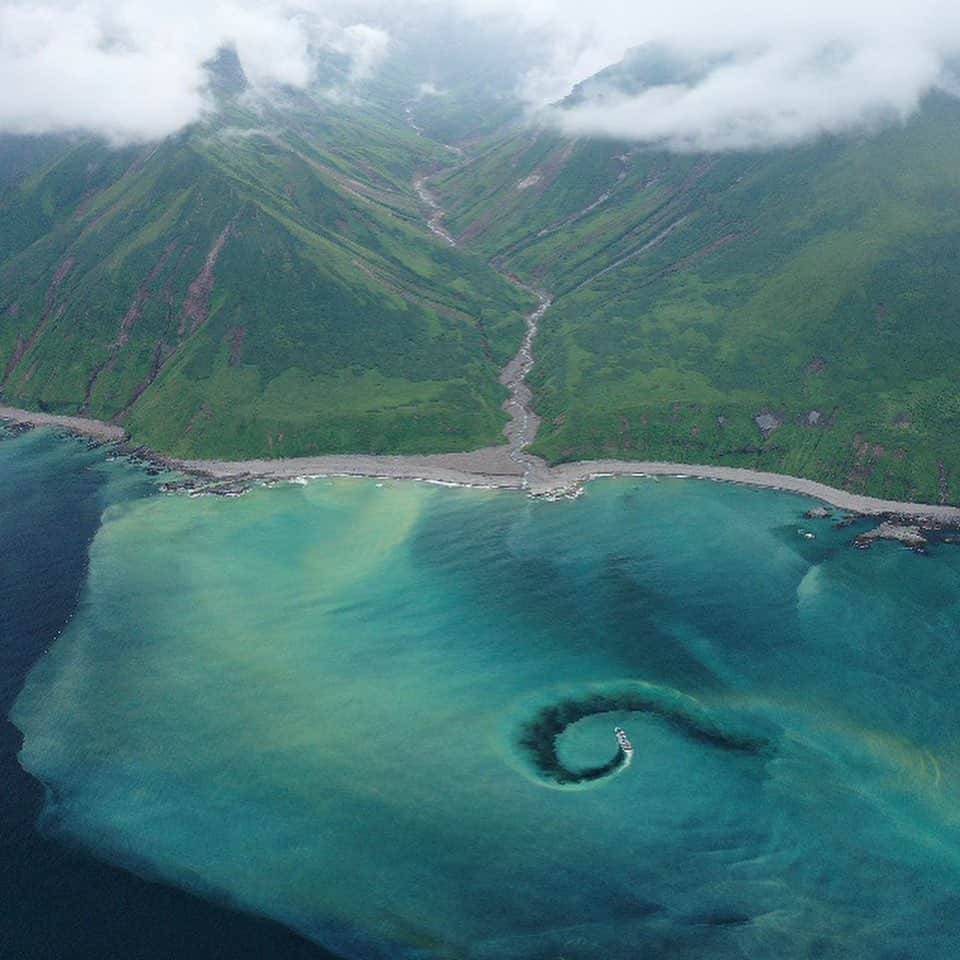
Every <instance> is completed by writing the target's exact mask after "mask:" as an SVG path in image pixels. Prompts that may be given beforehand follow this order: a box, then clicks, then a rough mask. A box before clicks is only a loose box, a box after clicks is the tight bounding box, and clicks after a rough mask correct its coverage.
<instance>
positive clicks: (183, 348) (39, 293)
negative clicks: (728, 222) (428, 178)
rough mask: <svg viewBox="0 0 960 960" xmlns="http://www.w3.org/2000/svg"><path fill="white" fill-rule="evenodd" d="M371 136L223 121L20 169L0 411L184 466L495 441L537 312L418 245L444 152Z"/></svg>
mask: <svg viewBox="0 0 960 960" xmlns="http://www.w3.org/2000/svg"><path fill="white" fill-rule="evenodd" d="M294 106H296V105H294ZM382 113H383V111H380V112H378V111H376V110H373V109H371V110H369V111H367V112H365V113H363V114H362V115H361V116H351V115H350V114H349V113H348V114H347V115H341V114H338V113H337V112H335V111H334V110H333V109H330V110H328V111H327V112H323V111H318V110H317V109H316V108H315V107H314V109H313V111H312V112H310V113H308V112H306V111H305V110H304V111H300V112H297V111H296V110H295V109H292V108H291V106H290V105H285V106H284V107H283V108H282V109H281V108H277V109H276V110H275V111H274V112H273V113H269V114H267V115H262V114H261V115H258V116H251V115H247V114H245V113H244V112H243V111H241V110H240V109H238V108H237V107H236V106H228V107H227V108H226V109H225V111H224V114H223V116H222V117H221V118H220V119H219V120H218V122H217V123H216V124H212V125H210V126H207V127H203V128H199V129H193V130H191V131H189V132H188V133H186V134H184V135H182V136H180V137H176V138H173V139H171V140H169V141H166V142H164V143H163V144H161V145H159V146H157V147H151V148H136V149H134V148H128V149H123V150H113V149H109V148H107V147H106V146H103V145H100V144H97V143H91V142H83V143H70V142H67V141H63V142H61V143H60V144H59V149H58V150H57V151H56V152H55V156H54V157H53V158H52V159H50V158H48V157H46V156H45V155H43V154H42V152H40V151H38V150H33V151H32V153H29V152H26V151H24V150H23V149H22V148H21V149H20V150H19V153H18V154H12V153H11V157H12V159H11V160H10V163H9V164H8V167H9V168H10V169H11V170H13V169H15V168H17V167H16V165H15V163H14V161H17V163H18V164H19V168H23V170H22V173H21V175H20V176H19V177H14V176H13V175H12V174H11V176H10V178H9V179H10V180H12V181H13V182H12V184H10V185H8V187H7V189H6V190H5V191H3V192H0V220H2V222H3V224H4V229H3V231H2V232H0V318H2V319H0V377H2V381H3V386H2V392H3V398H4V400H5V401H6V402H9V403H12V404H17V405H21V406H28V407H39V408H41V409H44V410H49V411H52V412H57V413H70V414H74V413H78V412H79V413H84V414H87V415H89V416H94V417H98V418H101V419H114V420H116V421H118V422H120V423H122V424H124V425H125V426H126V427H127V428H128V429H129V430H130V431H131V433H132V435H133V437H134V439H136V440H138V441H142V442H144V443H147V444H149V445H151V446H154V447H156V448H157V449H160V450H163V451H165V452H169V453H173V454H177V455H183V456H216V457H224V458H235V457H246V456H257V455H264V456H268V455H269V456H294V455H303V454H310V453H321V452H342V451H352V452H371V453H384V452H395V453H406V452H422V451H437V450H467V449H472V448H475V447H477V446H481V445H485V444H491V443H497V442H499V441H500V439H501V437H500V431H501V430H502V427H503V424H504V422H505V416H504V414H503V412H502V411H501V410H500V404H501V403H502V401H503V399H504V398H505V395H506V394H505V391H504V390H503V388H502V387H501V386H500V385H499V383H498V376H499V368H500V367H501V366H502V364H503V363H504V362H505V361H506V360H507V358H508V357H509V356H511V355H512V353H513V352H514V351H515V350H516V344H517V342H518V340H519V338H520V336H521V332H522V328H523V321H522V317H523V314H524V312H526V310H528V309H529V301H530V298H529V297H527V296H526V295H525V294H523V293H522V292H521V291H519V290H518V289H517V288H516V287H514V286H512V285H511V284H509V283H508V282H506V281H505V280H504V279H503V278H501V277H500V276H498V275H497V274H496V273H495V272H494V271H492V270H491V269H490V268H489V266H488V265H487V264H486V263H485V262H484V261H483V260H482V259H480V258H478V257H476V256H472V255H470V254H466V253H462V252H460V251H457V250H452V249H449V248H447V247H445V246H444V245H443V244H441V243H439V242H438V241H437V240H436V239H435V238H434V237H433V236H432V235H431V234H430V233H429V231H428V230H427V228H426V226H425V224H424V222H423V218H422V213H421V211H420V209H419V206H418V200H417V197H416V194H415V192H414V189H413V185H412V180H413V177H414V174H415V172H416V171H417V170H421V169H423V168H424V167H428V166H431V165H436V164H438V163H439V162H441V160H446V158H447V157H448V155H449V151H446V150H444V149H443V148H442V147H440V146H438V145H437V144H434V143H431V142H430V141H428V140H425V139H423V138H420V137H417V136H416V135H415V134H414V132H413V131H412V130H410V129H409V128H408V127H407V125H406V124H405V122H403V120H402V118H401V119H396V120H395V121H393V122H390V121H389V120H388V119H383V117H382ZM0 148H2V144H0ZM48 152H49V151H48ZM31 163H32V164H33V167H39V169H32V170H31V169H30V164H31Z"/></svg>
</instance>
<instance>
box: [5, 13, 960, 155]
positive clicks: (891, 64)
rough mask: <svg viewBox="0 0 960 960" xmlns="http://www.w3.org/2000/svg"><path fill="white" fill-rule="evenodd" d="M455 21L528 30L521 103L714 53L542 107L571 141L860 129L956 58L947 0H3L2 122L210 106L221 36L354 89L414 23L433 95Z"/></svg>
mask: <svg viewBox="0 0 960 960" xmlns="http://www.w3.org/2000/svg"><path fill="white" fill-rule="evenodd" d="M455 17H456V18H467V19H468V20H471V18H472V20H473V21H474V22H477V21H482V23H483V24H484V27H485V28H486V29H485V30H483V31H477V35H478V36H480V35H483V36H485V37H489V36H490V35H491V33H494V32H495V29H494V28H496V27H498V26H499V27H500V28H501V29H502V30H504V31H508V32H509V33H510V34H511V35H512V36H513V37H517V36H521V37H524V38H526V41H527V44H528V49H529V56H528V59H527V61H526V62H522V63H517V65H516V80H517V89H518V91H519V93H520V95H521V96H522V97H523V98H524V99H525V100H526V101H527V103H528V104H529V105H530V106H531V107H532V108H539V109H542V108H544V107H545V105H547V104H549V103H551V102H553V101H556V100H558V99H560V98H562V97H563V96H564V95H565V94H566V93H568V92H569V90H570V87H571V86H572V85H573V84H574V83H576V82H578V81H581V80H583V79H585V78H586V77H588V76H590V75H592V74H594V73H595V72H597V71H598V70H600V69H602V68H603V67H605V66H607V65H609V64H611V63H614V62H616V61H618V60H619V59H620V58H621V57H622V56H623V55H624V53H625V52H626V51H627V50H629V49H630V48H632V47H636V46H639V45H642V44H646V43H653V44H659V45H661V46H663V47H665V48H668V49H670V50H672V51H674V52H675V53H676V55H677V56H678V57H680V58H691V59H705V60H706V62H709V63H712V64H713V66H712V67H711V68H710V69H708V70H706V71H704V72H702V73H701V74H699V75H697V76H696V77H695V78H694V79H686V80H683V81H682V82H677V83H673V84H670V85H659V86H656V85H655V86H651V87H649V88H647V89H645V90H640V91H634V92H633V93H632V94H631V95H624V94H622V93H620V94H610V93H609V92H608V95H607V96H606V97H603V98H599V97H595V98H592V99H589V100H587V102H584V103H581V104H580V105H578V106H577V107H576V108H575V109H572V110H567V111H562V112H561V111H548V116H549V117H550V119H551V121H552V122H554V123H556V124H557V125H558V126H559V127H561V128H562V129H563V130H565V131H567V132H569V133H576V134H600V135H610V136H616V137H626V138H633V139H638V140H645V141H650V142H655V143H660V144H664V145H666V146H668V147H670V148H672V149H678V150H689V149H697V150H700V149H705V150H715V149H736V148H742V147H757V146H760V147H763V146H768V145H772V144H784V143H796V142H798V141H802V140H805V139H809V138H812V137H815V136H817V135H819V134H821V133H824V132H834V131H845V130H858V129H864V128H870V127H871V126H873V125H874V124H877V123H879V122H888V121H890V120H893V119H896V118H901V117H904V116H907V115H909V114H910V112H911V111H913V110H914V109H915V108H916V106H917V104H918V103H919V102H920V100H921V99H922V98H923V96H924V95H925V94H926V93H928V92H929V91H930V90H933V89H937V88H940V89H950V90H953V86H952V81H951V79H950V78H949V76H948V75H947V71H946V70H945V67H946V65H947V64H948V63H949V62H950V61H951V60H953V59H958V60H960V3H958V2H957V0H911V2H910V3H904V2H903V0H896V2H893V0H870V2H868V0H804V2H803V3H789V4H788V3H786V2H781V0H670V2H668V3H664V2H663V0H590V2H589V3H588V2H586V0H525V2H524V3H517V2H516V0H405V2H404V4H403V5H402V7H401V6H398V5H397V4H396V3H395V2H393V3H387V2H386V0H164V2H163V3H162V4H158V3H156V0H0V130H7V131H15V132H40V131H48V130H72V129H86V130H93V131H96V132H98V133H101V134H104V135H105V136H108V137H110V138H111V139H113V140H115V141H126V140H138V139H151V138H157V137H162V136H164V135H165V134H167V133H170V132H172V131H175V130H177V129H180V128H181V127H183V126H184V125H185V124H187V123H190V122H191V121H193V120H196V119H198V118H199V117H201V116H202V115H203V112H204V110H205V109H208V108H209V100H208V94H207V92H206V89H205V83H206V75H205V72H204V69H203V64H204V62H205V61H207V60H209V59H210V58H211V57H212V56H214V55H215V53H216V51H217V50H218V49H220V48H221V47H223V46H224V45H232V46H233V47H234V48H235V49H236V50H237V53H238V56H239V57H240V60H241V62H242V64H243V68H244V71H245V72H246V74H247V76H248V78H249V79H250V81H251V83H252V84H253V86H254V88H255V89H256V90H261V91H263V90H269V89H270V88H271V86H273V85H275V84H288V85H292V86H295V87H306V86H308V85H310V83H311V81H312V78H313V76H314V73H315V70H316V67H317V62H318V60H322V58H323V57H324V56H329V55H331V54H336V55H338V56H347V57H348V58H349V61H350V66H349V79H348V84H352V83H356V82H361V81H363V80H365V79H367V78H369V77H370V76H371V75H372V74H373V73H374V72H375V71H376V69H377V66H378V65H379V64H380V62H381V61H382V60H383V59H384V57H385V56H387V54H388V52H389V51H390V50H397V51H402V49H403V42H402V41H403V37H404V31H405V30H409V29H410V27H411V25H422V24H424V23H426V22H427V21H429V22H430V23H431V24H432V26H431V27H430V28H429V29H431V30H435V31H437V43H436V50H437V54H438V60H437V64H428V63H424V64H422V65H418V66H422V67H423V69H424V73H426V74H427V75H428V76H430V77H431V79H434V80H435V82H436V83H437V84H442V85H443V86H444V88H447V83H446V80H445V75H444V73H443V62H442V61H443V54H444V45H443V29H444V28H443V24H444V23H445V22H446V23H449V22H450V20H451V18H455ZM391 38H392V39H391ZM421 49H422V48H421ZM464 56H466V57H467V58H468V59H469V52H465V54H464ZM421 75H423V74H421ZM327 92H328V93H329V94H330V95H331V96H336V98H338V99H339V100H340V101H341V102H343V103H345V104H349V103H353V102H354V101H353V100H352V98H351V97H350V96H343V95H342V93H343V91H342V90H336V91H332V92H331V91H327ZM347 93H349V90H348V91H347Z"/></svg>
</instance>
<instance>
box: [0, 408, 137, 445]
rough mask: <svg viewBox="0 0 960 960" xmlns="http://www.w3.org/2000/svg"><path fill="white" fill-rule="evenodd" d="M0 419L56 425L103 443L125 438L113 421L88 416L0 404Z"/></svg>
mask: <svg viewBox="0 0 960 960" xmlns="http://www.w3.org/2000/svg"><path fill="white" fill-rule="evenodd" d="M0 420H9V421H10V422H11V423H23V424H27V425H28V426H31V427H58V428H59V429H61V430H69V431H70V432H71V433H79V434H80V435H81V436H84V437H93V439H94V440H100V441H101V442H103V443H112V442H113V441H115V440H126V439H127V432H126V430H124V429H123V427H118V426H117V425H116V424H114V423H104V422H103V421H102V420H91V419H89V418H88V417H61V416H57V415H56V414H53V413H35V412H34V411H32V410H18V409H17V408H16V407H4V406H0Z"/></svg>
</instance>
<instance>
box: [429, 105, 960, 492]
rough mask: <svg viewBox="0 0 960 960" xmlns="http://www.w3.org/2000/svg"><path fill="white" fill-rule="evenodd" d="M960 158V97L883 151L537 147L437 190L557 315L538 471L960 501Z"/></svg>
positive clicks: (535, 377) (457, 228)
mask: <svg viewBox="0 0 960 960" xmlns="http://www.w3.org/2000/svg"><path fill="white" fill-rule="evenodd" d="M957 156H960V105H958V104H957V103H956V102H955V101H952V100H947V99H946V98H942V99H932V100H931V101H929V102H928V103H927V104H926V105H925V107H924V109H923V111H922V112H921V114H920V115H919V116H917V117H916V118H914V119H913V120H912V121H910V122H909V123H907V124H906V125H904V126H903V127H898V128H893V129H889V130H886V131H884V132H882V133H880V134H877V135H876V136H873V137H870V138H865V139H859V140H840V139H838V140H831V141H825V142H822V143H820V144H817V145H815V146H810V147H807V148H804V149H795V150H790V151H778V152H769V153H755V154H738V155H722V156H712V157H704V156H670V155H666V154H662V153H655V152H649V151H646V152H645V151H639V150H637V149H636V148H635V147H630V146H629V145H626V144H619V143H611V142H609V141H607V142H598V141H592V142H591V141H579V142H570V141H564V140H561V139H559V138H557V137H555V136H551V135H548V134H546V133H542V132H541V133H531V132H529V131H527V132H522V133H517V134H514V135H511V136H509V137H506V138H504V139H502V140H501V142H500V143H498V144H497V145H496V146H495V147H494V148H493V149H488V150H486V152H485V153H484V154H483V155H482V156H480V157H478V158H477V159H475V160H474V161H473V162H472V163H470V164H467V165H466V166H464V167H463V168H461V169H458V170H455V171H453V172H451V173H450V174H448V175H447V176H446V177H445V178H444V179H443V180H442V181H441V182H440V183H439V184H438V191H439V192H440V193H441V195H442V198H443V201H444V203H446V204H447V205H448V206H449V208H450V210H451V216H450V217H449V220H448V223H449V225H450V227H451V229H452V230H453V232H454V233H455V234H459V235H461V236H463V237H465V238H468V240H469V242H470V244H471V245H472V246H473V248H474V249H477V250H479V251H480V252H482V253H483V254H484V255H485V256H487V257H490V258H493V259H494V260H495V261H496V262H497V263H499V264H501V265H502V266H503V267H504V268H505V269H507V270H510V271H513V272H515V273H517V274H519V275H520V276H521V277H523V278H524V279H526V280H528V281H530V282H532V283H535V284H538V285H542V286H544V287H545V288H546V289H548V290H550V291H551V292H553V293H554V294H555V296H556V297H557V300H556V304H555V306H554V307H553V308H552V309H551V311H550V312H549V314H548V315H547V317H546V319H545V320H544V323H543V325H542V327H541V333H540V337H539V339H538V341H537V345H536V354H537V365H536V367H535V368H534V371H533V373H532V375H531V384H532V386H533V387H534V389H535V391H536V396H537V405H538V409H539V412H540V413H541V414H542V415H543V417H544V423H543V426H542V427H541V430H540V434H539V436H538V440H537V443H536V445H535V447H534V452H537V453H539V454H541V455H543V456H544V457H546V458H547V459H548V460H550V461H553V462H557V461H562V460H570V459H581V458H595V457H609V456H616V457H621V458H625V459H657V460H675V461H681V462H688V463H689V462H708V463H722V464H729V465H733V466H746V467H754V468H758V469H765V470H773V471H780V472H786V473H791V474H795V475H801V476H809V477H813V478H816V479H818V480H823V481H825V482H827V483H831V484H833V485H836V486H841V487H848V488H850V489H853V490H856V491H860V492H866V493H871V494H876V495H883V496H893V497H898V498H903V499H920V500H926V501H934V502H936V501H938V500H941V499H944V500H947V501H950V502H954V503H956V502H960V444H958V443H957V442H956V437H957V435H958V428H960V388H958V385H957V381H956V375H955V370H956V368H957V365H958V362H960V323H958V313H960V274H958V271H957V270H956V265H955V257H956V250H957V249H958V248H960V219H958V217H957V209H958V200H960V167H958V166H957V163H956V157H957ZM605 193H608V194H609V197H608V198H607V199H606V200H604V201H603V202H601V203H599V204H597V205H596V206H592V207H591V205H592V204H594V203H595V201H596V200H597V199H598V198H599V197H600V196H601V195H603V194H605ZM764 414H767V415H768V418H766V419H763V420H762V421H761V423H762V424H764V425H765V426H768V427H773V428H774V429H768V430H765V431H761V429H760V427H759V426H758V424H757V422H756V420H755V418H757V417H758V416H762V415H764ZM778 424H780V425H779V426H778Z"/></svg>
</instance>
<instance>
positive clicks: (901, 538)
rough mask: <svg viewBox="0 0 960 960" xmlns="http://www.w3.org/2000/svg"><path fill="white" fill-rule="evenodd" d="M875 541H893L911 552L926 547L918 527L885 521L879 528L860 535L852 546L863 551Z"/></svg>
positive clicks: (924, 538)
mask: <svg viewBox="0 0 960 960" xmlns="http://www.w3.org/2000/svg"><path fill="white" fill-rule="evenodd" d="M876 540H895V541H897V542H898V543H902V544H903V545H904V546H906V547H910V548H911V549H912V550H922V549H923V548H924V547H925V546H926V545H927V538H926V537H925V536H924V535H923V533H922V532H921V531H920V528H919V527H917V526H913V525H908V524H902V523H894V522H893V521H891V520H885V521H884V522H883V523H881V524H880V526H879V527H874V529H873V530H867V531H866V532H865V533H861V534H860V535H859V536H858V537H857V538H856V540H854V546H857V547H859V548H860V549H864V550H865V549H867V548H868V547H869V546H870V545H871V544H872V543H874V541H876Z"/></svg>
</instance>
